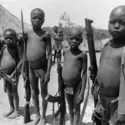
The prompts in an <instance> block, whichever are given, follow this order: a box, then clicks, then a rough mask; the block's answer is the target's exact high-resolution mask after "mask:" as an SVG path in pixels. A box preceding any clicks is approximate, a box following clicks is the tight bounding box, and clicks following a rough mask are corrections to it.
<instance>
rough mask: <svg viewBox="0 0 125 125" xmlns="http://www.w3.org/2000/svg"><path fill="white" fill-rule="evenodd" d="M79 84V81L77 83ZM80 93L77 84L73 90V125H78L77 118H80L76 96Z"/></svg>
mask: <svg viewBox="0 0 125 125" xmlns="http://www.w3.org/2000/svg"><path fill="white" fill-rule="evenodd" d="M79 84H80V83H79ZM79 93H80V87H79V86H77V87H76V88H75V91H74V102H73V103H74V109H73V112H74V121H73V125H78V124H79V118H80V103H77V101H76V100H77V96H78V94H79Z"/></svg>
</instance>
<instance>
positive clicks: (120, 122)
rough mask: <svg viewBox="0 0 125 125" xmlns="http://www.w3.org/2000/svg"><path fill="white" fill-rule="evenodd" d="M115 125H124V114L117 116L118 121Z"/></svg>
mask: <svg viewBox="0 0 125 125" xmlns="http://www.w3.org/2000/svg"><path fill="white" fill-rule="evenodd" d="M116 124H117V125H124V124H125V114H118V119H117V122H116Z"/></svg>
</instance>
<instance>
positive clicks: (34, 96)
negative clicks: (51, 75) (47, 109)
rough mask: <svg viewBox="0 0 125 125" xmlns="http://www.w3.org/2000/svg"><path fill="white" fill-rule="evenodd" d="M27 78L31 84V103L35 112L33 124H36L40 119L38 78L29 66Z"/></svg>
mask: <svg viewBox="0 0 125 125" xmlns="http://www.w3.org/2000/svg"><path fill="white" fill-rule="evenodd" d="M29 79H30V84H31V94H32V99H33V104H34V108H35V112H36V120H35V125H37V123H38V122H39V121H40V108H39V89H38V78H37V77H36V76H35V73H34V71H33V69H31V68H29Z"/></svg>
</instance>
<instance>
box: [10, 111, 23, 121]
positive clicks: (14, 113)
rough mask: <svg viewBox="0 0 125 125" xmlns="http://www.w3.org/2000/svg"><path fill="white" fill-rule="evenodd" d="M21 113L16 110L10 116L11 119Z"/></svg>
mask: <svg viewBox="0 0 125 125" xmlns="http://www.w3.org/2000/svg"><path fill="white" fill-rule="evenodd" d="M20 115H21V114H20V112H19V111H14V112H13V113H12V114H11V115H10V116H9V117H8V118H9V119H14V118H16V117H19V116H20Z"/></svg>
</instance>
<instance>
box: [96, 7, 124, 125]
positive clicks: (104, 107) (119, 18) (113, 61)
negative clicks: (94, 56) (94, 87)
mask: <svg viewBox="0 0 125 125" xmlns="http://www.w3.org/2000/svg"><path fill="white" fill-rule="evenodd" d="M108 29H109V33H110V34H111V36H112V40H110V42H109V43H107V45H105V47H104V48H103V50H102V53H101V58H100V65H99V69H98V73H97V83H98V86H99V92H98V93H99V94H98V104H97V105H96V109H95V112H97V113H98V114H99V116H100V117H101V119H100V121H101V125H109V123H111V124H113V125H122V123H125V115H124V114H119V112H118V113H117V109H118V96H119V91H120V90H119V88H120V84H121V81H120V77H121V73H120V72H121V70H122V69H121V57H122V52H123V49H124V46H125V6H118V7H116V8H115V9H113V10H112V12H111V14H110V17H109V25H108ZM122 96H125V95H122ZM119 106H120V105H119ZM124 106H125V105H124ZM120 108H122V109H123V108H124V107H120ZM118 123H120V124H118Z"/></svg>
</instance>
